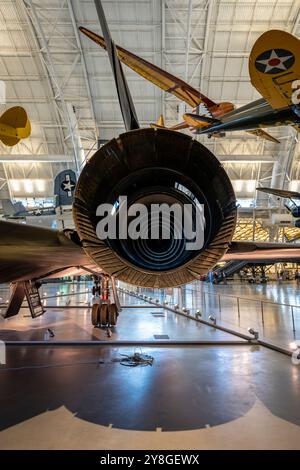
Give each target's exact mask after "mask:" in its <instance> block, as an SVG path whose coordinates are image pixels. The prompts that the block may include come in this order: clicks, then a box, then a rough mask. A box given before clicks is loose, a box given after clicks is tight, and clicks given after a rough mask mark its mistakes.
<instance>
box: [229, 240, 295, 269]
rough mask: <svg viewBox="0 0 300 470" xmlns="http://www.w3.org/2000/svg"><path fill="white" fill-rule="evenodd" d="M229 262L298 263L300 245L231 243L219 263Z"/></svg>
mask: <svg viewBox="0 0 300 470" xmlns="http://www.w3.org/2000/svg"><path fill="white" fill-rule="evenodd" d="M231 260H236V261H242V260H243V261H248V262H249V263H253V264H255V263H260V262H262V263H263V262H269V263H277V262H289V261H290V262H293V261H295V262H299V261H300V243H299V244H297V243H295V244H292V243H272V242H269V243H268V242H255V241H253V242H251V241H233V242H231V243H230V245H229V249H228V251H227V253H226V254H225V255H224V256H223V258H222V260H221V261H231Z"/></svg>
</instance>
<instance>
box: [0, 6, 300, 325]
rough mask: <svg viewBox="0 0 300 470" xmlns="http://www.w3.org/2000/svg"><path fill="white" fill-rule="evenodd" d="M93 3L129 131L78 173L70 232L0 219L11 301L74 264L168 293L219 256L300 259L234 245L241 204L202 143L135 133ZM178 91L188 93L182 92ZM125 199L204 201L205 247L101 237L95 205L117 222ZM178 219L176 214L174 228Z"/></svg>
mask: <svg viewBox="0 0 300 470" xmlns="http://www.w3.org/2000/svg"><path fill="white" fill-rule="evenodd" d="M95 6H96V9H97V14H98V17H99V20H100V24H101V28H102V32H103V35H104V40H105V44H106V47H107V52H108V57H109V60H110V63H111V68H112V73H113V78H114V81H115V85H116V89H117V94H118V99H119V103H120V107H121V111H122V116H123V121H124V126H125V129H126V132H125V133H123V134H121V135H119V136H117V137H116V138H114V139H112V140H110V141H109V142H108V143H107V144H105V145H104V146H103V147H101V148H100V149H99V150H97V152H96V153H95V154H94V155H93V156H92V157H91V158H90V160H89V161H88V163H87V164H86V165H85V167H84V168H83V169H82V172H81V174H80V176H79V179H78V182H77V185H76V189H75V198H74V204H73V217H74V223H75V227H76V230H66V231H53V230H47V229H42V228H39V227H29V226H22V227H21V226H20V225H17V224H12V223H9V222H0V282H14V283H15V286H16V298H17V297H18V295H17V292H18V289H17V287H18V285H20V286H21V287H20V292H21V294H20V297H22V295H23V296H24V294H23V293H22V292H23V291H22V283H24V282H37V281H39V280H40V279H43V278H45V277H49V276H50V277H53V276H56V277H57V276H59V275H62V273H63V272H66V271H68V270H70V269H72V268H73V267H77V268H80V269H86V270H88V271H89V272H93V273H95V272H104V273H105V274H106V275H108V276H111V277H112V278H118V279H119V280H121V281H125V282H128V283H131V284H134V285H139V286H145V287H171V286H178V285H181V284H184V283H187V282H191V281H193V280H194V279H197V278H199V277H200V276H201V275H203V274H206V273H207V272H208V271H209V270H210V269H211V268H212V267H213V266H214V265H215V264H216V263H217V262H218V261H219V260H221V259H222V258H224V256H226V259H235V258H234V257H238V258H239V257H241V256H242V257H243V259H248V258H249V259H253V258H254V257H255V256H267V255H269V256H270V257H271V256H272V257H273V259H276V256H277V254H278V249H280V256H281V257H283V258H291V257H294V258H296V259H300V248H299V247H297V246H289V245H287V244H274V243H271V244H259V243H251V242H233V243H231V242H232V237H233V234H234V230H235V225H236V213H237V208H236V199H235V194H234V191H233V188H232V185H231V182H230V180H229V178H228V176H227V174H226V172H225V170H224V169H223V167H222V165H221V164H220V162H219V161H218V159H217V158H216V157H215V156H214V155H213V154H212V153H211V152H210V151H209V150H208V149H207V148H206V147H204V146H203V145H202V144H201V143H200V142H198V141H196V140H195V139H192V138H191V137H190V136H188V135H185V134H181V133H178V132H175V131H173V130H168V129H165V128H163V129H161V128H156V129H154V128H144V129H142V128H140V125H139V121H138V117H137V114H136V111H135V107H134V104H133V100H132V97H131V94H130V90H129V88H128V85H127V82H126V78H125V75H124V73H123V69H122V65H121V62H120V60H119V57H118V53H117V49H116V46H115V44H114V42H113V40H112V38H111V35H110V32H109V28H108V25H107V22H106V19H105V15H104V11H103V8H102V4H101V2H100V1H99V0H95ZM178 90H179V89H178ZM178 92H180V93H184V94H187V96H190V92H189V91H187V90H186V89H185V88H182V89H181V90H179V91H178ZM198 99H202V98H201V97H200V98H199V96H198ZM221 108H222V106H221ZM121 195H125V196H127V201H128V210H129V209H130V207H132V206H133V204H135V203H141V204H143V205H144V206H146V207H149V206H150V205H151V204H162V203H166V204H167V205H172V204H175V203H176V204H178V205H179V206H180V207H183V206H184V205H185V204H188V205H190V206H192V207H193V208H195V207H196V206H197V205H199V204H201V205H202V206H203V207H204V215H205V230H204V243H203V246H202V248H201V249H197V250H188V249H187V242H188V237H187V236H185V234H184V236H183V237H181V238H176V237H170V238H169V239H167V240H166V239H162V238H161V237H160V238H159V239H156V238H153V239H151V237H149V239H141V238H138V239H133V238H130V237H121V236H119V237H113V238H108V239H105V240H103V239H100V238H99V237H98V235H97V221H98V216H97V208H98V207H99V206H101V205H103V204H110V205H111V206H112V207H113V210H114V213H115V216H116V218H117V219H118V218H119V219H120V218H121V217H122V214H121V206H120V205H118V204H117V202H118V201H119V197H120V196H121ZM176 222H177V220H175V217H174V219H173V220H172V221H171V225H172V227H173V229H174V227H175V223H176ZM159 227H160V228H161V222H159ZM125 229H128V225H127V226H126V227H125ZM225 254H226V255H225ZM12 314H16V312H15V311H14V312H12ZM93 314H94V311H93ZM97 315H98V314H97ZM97 318H99V317H97ZM94 321H95V319H94V317H93V316H92V322H93V323H94Z"/></svg>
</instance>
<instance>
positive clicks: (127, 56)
mask: <svg viewBox="0 0 300 470" xmlns="http://www.w3.org/2000/svg"><path fill="white" fill-rule="evenodd" d="M79 29H80V31H81V32H82V33H83V34H85V35H86V36H87V37H88V38H90V39H91V40H92V41H94V42H95V43H97V44H98V45H99V46H101V47H102V48H103V49H106V46H105V41H104V39H103V37H102V36H99V35H98V34H96V33H93V32H92V31H90V30H89V29H86V28H83V27H80V28H79ZM116 48H117V51H118V56H119V59H120V60H121V62H123V63H124V64H125V65H127V66H128V67H130V68H131V69H132V70H134V71H135V72H137V73H138V74H139V75H141V76H142V77H144V78H145V79H146V80H148V81H150V82H152V83H154V85H156V86H158V87H159V88H161V89H162V90H164V91H167V92H168V93H171V94H172V95H174V96H176V97H177V98H179V99H180V100H182V101H184V102H185V103H187V104H188V105H190V106H192V107H196V106H198V105H199V104H201V103H203V104H204V105H206V106H207V107H208V108H210V107H213V106H215V105H216V103H214V102H213V101H211V100H210V99H209V98H207V97H206V96H205V95H203V94H202V93H200V92H199V91H198V90H195V88H193V87H191V86H190V85H189V84H188V83H186V82H184V81H183V80H181V79H180V78H177V77H175V76H174V75H171V74H170V73H168V72H166V71H164V70H162V69H161V68H159V67H157V66H156V65H154V64H151V63H150V62H148V61H146V60H144V59H142V58H141V57H138V56H136V55H135V54H133V53H132V52H129V51H127V50H126V49H123V47H120V46H116Z"/></svg>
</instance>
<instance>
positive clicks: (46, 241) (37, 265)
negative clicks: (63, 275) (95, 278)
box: [0, 221, 99, 283]
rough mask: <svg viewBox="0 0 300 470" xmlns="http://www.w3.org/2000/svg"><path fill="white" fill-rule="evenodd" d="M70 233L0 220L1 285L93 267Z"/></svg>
mask: <svg viewBox="0 0 300 470" xmlns="http://www.w3.org/2000/svg"><path fill="white" fill-rule="evenodd" d="M67 234H68V235H69V236H67V235H66V234H65V233H64V232H59V231H58V230H50V229H46V228H40V227H34V226H31V225H24V224H19V223H12V222H3V221H0V282H1V283H2V282H3V283H6V282H14V281H26V280H33V279H41V278H45V277H48V276H49V277H51V276H53V274H54V273H59V272H61V271H64V270H66V269H68V268H71V267H82V266H91V260H90V258H88V256H87V255H86V254H85V253H84V251H83V249H82V247H81V246H80V243H79V241H78V242H77V240H76V232H73V231H69V232H67ZM72 238H73V239H74V240H75V241H73V240H72ZM92 269H94V268H92ZM95 269H97V270H98V271H99V268H95ZM56 277H57V276H56Z"/></svg>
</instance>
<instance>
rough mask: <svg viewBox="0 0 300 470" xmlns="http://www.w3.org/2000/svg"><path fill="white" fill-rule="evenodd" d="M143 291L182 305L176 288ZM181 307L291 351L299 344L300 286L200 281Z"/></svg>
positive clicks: (188, 290) (184, 296) (191, 286)
mask: <svg viewBox="0 0 300 470" xmlns="http://www.w3.org/2000/svg"><path fill="white" fill-rule="evenodd" d="M140 291H141V292H142V293H144V291H145V293H146V294H147V295H149V296H152V297H154V298H160V299H166V300H167V301H168V302H169V305H171V306H172V305H174V304H176V303H180V299H179V293H178V289H176V288H175V289H173V290H172V289H166V290H164V291H159V290H157V289H156V290H153V289H146V290H144V289H140ZM182 305H184V306H185V307H187V308H189V309H190V312H191V314H194V313H195V312H196V310H200V311H201V312H202V317H203V319H208V316H209V315H213V316H214V317H216V318H217V320H218V322H219V323H220V324H222V325H224V326H227V327H229V328H232V329H235V330H237V331H241V332H244V333H245V332H247V329H248V328H249V327H252V328H254V329H256V330H258V331H259V334H260V337H261V338H264V339H266V340H268V341H271V342H272V343H274V344H276V345H278V346H283V347H289V344H290V343H291V342H293V341H295V340H298V341H300V285H298V284H297V283H296V282H285V283H282V284H279V283H278V282H270V283H268V284H263V285H256V284H254V285H253V284H248V283H240V282H234V283H228V284H226V285H224V284H219V285H214V284H210V283H203V282H200V281H197V282H194V283H192V284H189V285H187V286H185V287H183V289H182Z"/></svg>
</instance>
